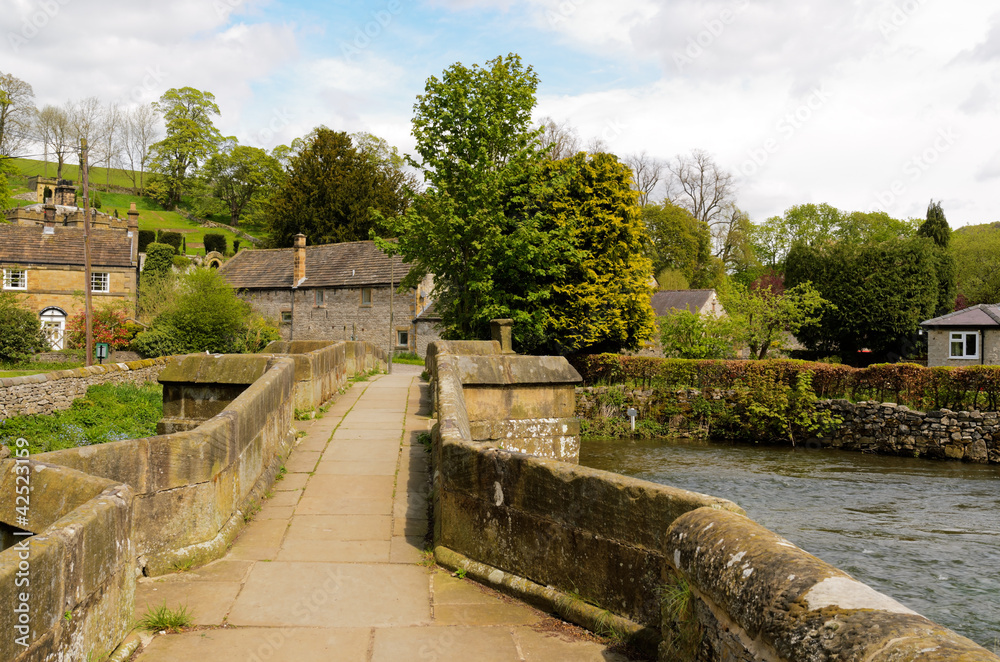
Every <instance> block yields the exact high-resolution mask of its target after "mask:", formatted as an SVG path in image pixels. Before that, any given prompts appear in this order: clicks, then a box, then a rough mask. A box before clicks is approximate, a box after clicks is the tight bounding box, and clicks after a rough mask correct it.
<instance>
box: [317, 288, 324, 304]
mask: <svg viewBox="0 0 1000 662" xmlns="http://www.w3.org/2000/svg"><path fill="white" fill-rule="evenodd" d="M316 305H317V306H322V305H323V290H316Z"/></svg>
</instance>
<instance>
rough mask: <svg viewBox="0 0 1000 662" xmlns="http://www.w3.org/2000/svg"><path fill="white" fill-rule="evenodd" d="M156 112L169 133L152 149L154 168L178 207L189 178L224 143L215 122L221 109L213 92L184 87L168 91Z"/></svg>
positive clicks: (173, 203) (155, 104) (155, 106)
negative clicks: (164, 122) (163, 121)
mask: <svg viewBox="0 0 1000 662" xmlns="http://www.w3.org/2000/svg"><path fill="white" fill-rule="evenodd" d="M153 108H154V110H156V111H157V112H158V113H160V114H162V115H163V119H164V120H165V121H166V125H167V133H166V136H165V137H164V138H163V140H161V141H159V142H157V143H155V144H153V145H152V146H151V148H150V150H151V152H152V158H151V160H150V164H151V166H152V168H153V169H154V170H155V171H156V172H157V173H159V174H160V175H161V176H162V177H163V178H164V180H165V184H166V186H167V202H168V204H169V205H176V204H177V203H178V202H180V200H181V194H182V193H183V192H184V184H185V181H186V180H187V177H188V176H189V175H190V174H191V172H192V171H194V170H195V169H196V168H197V167H198V165H199V164H201V163H202V162H204V161H205V160H206V159H207V158H208V157H210V156H211V155H212V154H214V153H215V151H216V149H217V146H218V144H219V142H220V141H221V139H222V136H221V135H220V134H219V130H218V129H217V128H215V124H214V123H213V121H212V117H213V116H218V115H219V106H218V105H216V103H215V95H213V94H212V93H211V92H202V91H201V90H196V89H194V88H193V87H182V88H180V89H177V88H171V89H169V90H167V91H166V92H165V93H164V94H163V96H161V97H160V100H159V101H158V102H157V103H154V104H153Z"/></svg>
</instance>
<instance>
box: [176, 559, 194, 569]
mask: <svg viewBox="0 0 1000 662" xmlns="http://www.w3.org/2000/svg"><path fill="white" fill-rule="evenodd" d="M173 567H174V570H175V571H176V572H187V571H188V570H190V569H191V568H193V567H194V560H192V559H184V560H183V561H175V562H174V564H173Z"/></svg>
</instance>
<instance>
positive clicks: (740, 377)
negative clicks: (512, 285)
mask: <svg viewBox="0 0 1000 662" xmlns="http://www.w3.org/2000/svg"><path fill="white" fill-rule="evenodd" d="M571 361H572V363H573V365H574V367H576V369H577V370H579V371H580V374H581V375H582V376H583V379H584V383H585V384H587V385H610V384H626V385H631V386H635V387H640V388H651V387H656V388H682V387H690V388H697V389H713V388H715V389H720V388H721V389H729V388H732V387H733V386H734V385H736V383H737V382H742V383H745V382H747V381H748V377H750V376H751V374H752V373H757V374H768V375H771V376H773V377H774V378H775V379H776V380H777V381H780V382H782V383H784V384H787V385H788V386H794V385H795V381H796V378H797V376H798V375H799V374H800V373H804V372H805V373H809V374H810V375H811V376H812V388H813V391H815V393H816V395H817V396H818V397H820V398H824V399H826V398H846V399H849V400H854V401H860V400H874V401H876V402H895V403H898V404H901V405H906V406H908V407H912V408H914V409H918V410H921V411H928V410H933V409H942V408H947V409H953V410H961V409H983V410H986V411H997V410H998V405H1000V366H970V367H967V368H925V367H923V366H919V365H916V364H913V363H878V364H875V365H871V366H868V367H867V368H852V367H850V366H845V365H833V364H829V363H813V362H809V361H793V360H784V359H775V360H767V361H695V360H688V359H663V358H654V357H645V356H622V355H619V354H597V355H590V356H579V357H575V358H573V359H571Z"/></svg>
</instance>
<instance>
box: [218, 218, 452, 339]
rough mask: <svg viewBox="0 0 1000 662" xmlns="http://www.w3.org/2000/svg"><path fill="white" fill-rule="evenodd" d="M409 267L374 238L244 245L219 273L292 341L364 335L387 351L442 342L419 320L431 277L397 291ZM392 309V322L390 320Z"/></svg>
mask: <svg viewBox="0 0 1000 662" xmlns="http://www.w3.org/2000/svg"><path fill="white" fill-rule="evenodd" d="M409 271H410V267H409V266H408V265H407V264H405V263H404V262H403V260H402V258H401V257H399V256H393V257H389V256H387V255H386V254H385V253H383V252H381V251H380V250H378V248H376V247H375V243H374V242H371V241H355V242H347V243H342V244H324V245H319V246H306V238H305V236H304V235H301V234H300V235H296V237H295V246H294V247H293V248H278V249H271V250H252V251H240V252H239V253H238V254H237V255H236V256H235V257H233V258H232V259H230V260H229V261H228V262H226V263H225V264H224V265H223V266H222V267H221V268H220V269H219V273H221V274H222V275H223V276H225V278H226V280H227V281H229V283H230V284H232V286H233V287H235V288H236V289H237V290H238V291H239V292H240V296H241V297H243V298H244V299H246V300H247V301H249V302H250V303H251V305H252V306H253V307H254V309H255V310H257V311H258V312H260V313H261V314H262V315H264V316H265V317H267V318H269V319H272V320H274V321H276V322H278V323H279V328H280V329H281V336H282V338H283V339H285V340H358V341H367V342H371V343H374V344H376V345H378V346H379V347H381V348H382V349H384V350H389V349H392V350H397V351H417V349H418V347H424V348H425V349H426V346H427V343H429V342H433V340H437V339H438V337H437V334H436V333H434V334H433V335H431V334H430V332H429V331H428V329H427V327H426V326H421V332H420V336H419V340H418V333H417V324H416V322H415V319H416V318H418V317H419V316H420V314H421V313H423V312H425V310H426V308H427V307H428V306H429V305H430V300H429V299H428V294H429V293H430V289H431V286H432V283H431V279H430V278H429V277H428V278H426V279H425V280H424V282H423V283H421V284H420V285H419V286H418V287H417V288H416V289H413V290H410V291H409V292H405V293H404V292H399V291H396V292H395V294H394V295H393V296H391V297H390V292H391V291H392V290H393V289H394V288H392V287H390V283H393V284H395V286H396V288H398V285H399V281H400V280H402V279H403V278H404V277H405V276H406V275H407V274H408V273H409ZM390 307H391V308H392V323H391V325H390Z"/></svg>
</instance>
